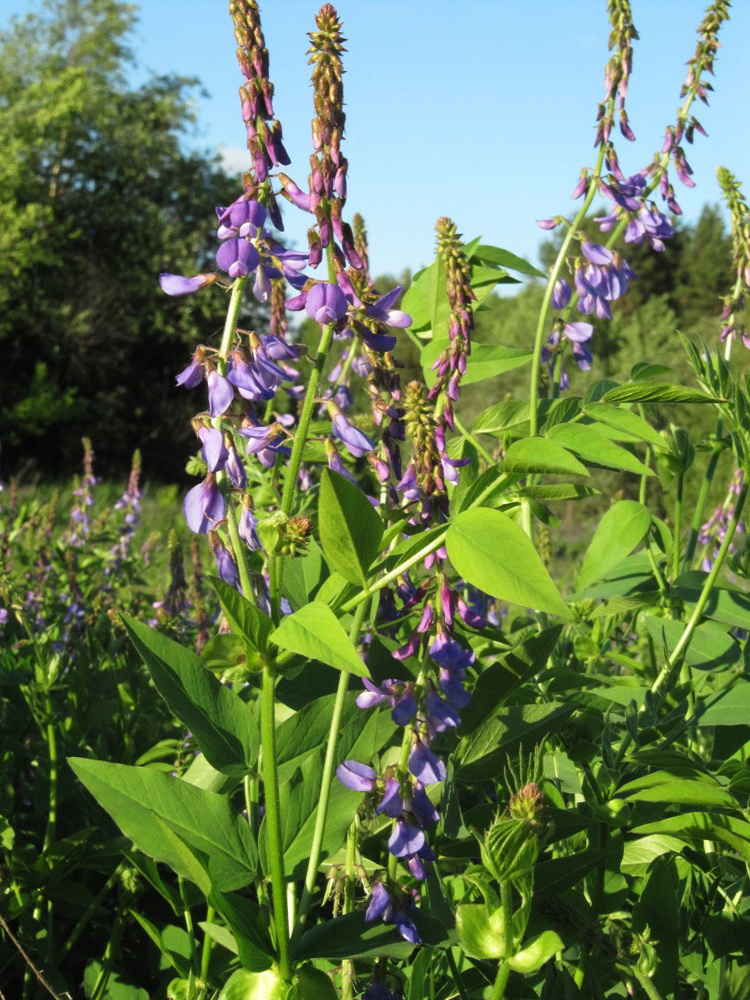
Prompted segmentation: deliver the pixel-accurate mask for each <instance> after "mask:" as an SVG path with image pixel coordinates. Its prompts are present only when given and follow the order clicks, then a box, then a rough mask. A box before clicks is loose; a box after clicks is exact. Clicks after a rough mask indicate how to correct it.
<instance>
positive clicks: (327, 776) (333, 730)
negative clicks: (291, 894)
mask: <svg viewBox="0 0 750 1000" xmlns="http://www.w3.org/2000/svg"><path fill="white" fill-rule="evenodd" d="M369 596H370V595H369V593H367V592H366V593H365V597H369ZM364 616H365V604H364V603H360V605H359V607H358V608H357V610H356V612H355V615H354V620H353V621H352V625H351V629H350V630H349V638H350V639H351V640H352V642H353V643H354V644H355V645H357V643H358V641H359V632H360V629H361V628H362V620H363V619H364ZM348 687H349V674H348V673H346V672H345V671H343V670H342V671H341V675H340V676H339V683H338V688H337V689H336V700H335V701H334V704H333V715H332V716H331V725H330V728H329V730H328V743H327V745H326V755H325V759H324V761H323V774H322V776H321V779H320V799H319V801H318V809H317V812H316V813H315V828H314V830H313V836H312V842H311V844H310V856H309V858H308V862H307V872H306V873H305V885H304V888H303V889H302V895H301V896H300V901H299V907H298V908H297V918H296V920H295V926H294V931H293V934H292V939H293V940H294V941H296V940H297V939H298V938H299V935H300V934H301V933H302V929H303V926H304V922H305V918H306V917H307V914H308V912H309V910H310V903H311V902H312V894H313V890H314V889H315V880H316V878H317V875H318V865H319V864H320V855H321V849H322V844H323V835H324V834H325V826H326V818H327V816H328V802H329V799H330V795H331V782H332V780H333V769H334V766H335V764H336V744H337V743H338V737H339V729H340V727H341V715H342V713H343V711H344V702H345V700H346V692H347V690H348Z"/></svg>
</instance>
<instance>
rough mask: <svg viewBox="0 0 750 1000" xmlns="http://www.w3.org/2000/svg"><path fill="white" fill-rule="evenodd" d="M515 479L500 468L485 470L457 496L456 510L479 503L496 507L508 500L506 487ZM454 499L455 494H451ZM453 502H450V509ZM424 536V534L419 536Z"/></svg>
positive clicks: (483, 505) (515, 478)
mask: <svg viewBox="0 0 750 1000" xmlns="http://www.w3.org/2000/svg"><path fill="white" fill-rule="evenodd" d="M516 480H517V477H516V476H507V475H506V474H505V473H504V472H503V470H502V469H498V468H492V469H485V471H484V472H483V473H482V474H481V476H479V478H478V479H475V480H474V482H473V483H472V484H471V485H470V486H469V487H468V489H467V490H466V492H465V493H464V494H463V495H462V496H459V498H458V504H457V508H458V509H457V511H453V513H458V511H462V510H467V509H468V508H469V507H473V506H474V505H475V504H477V503H480V504H481V506H482V507H496V506H498V505H499V504H501V503H504V502H506V503H507V502H508V500H509V499H510V498H509V496H508V495H507V491H508V488H509V487H510V486H512V485H513V484H514V483H515V482H516ZM453 497H454V501H455V499H456V494H455V493H454V494H453ZM452 508H453V503H451V509H452ZM420 537H424V536H420Z"/></svg>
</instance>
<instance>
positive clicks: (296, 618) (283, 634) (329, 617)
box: [271, 601, 370, 677]
mask: <svg viewBox="0 0 750 1000" xmlns="http://www.w3.org/2000/svg"><path fill="white" fill-rule="evenodd" d="M271 639H272V640H273V641H274V642H275V643H276V645H277V646H280V647H281V648H282V649H288V650H289V651H290V652H291V653H298V654H299V655H300V656H306V657H307V658H308V659H310V660H318V661H319V662H320V663H326V664H328V666H329V667H333V668H334V669H336V670H343V671H344V672H345V673H348V674H355V675H356V676H357V677H369V676H370V672H369V670H368V669H367V666H366V665H365V663H364V661H363V660H362V658H361V656H360V655H359V653H358V652H357V650H356V648H355V646H354V645H353V643H352V641H351V639H350V638H349V636H348V635H347V634H346V632H345V631H344V629H343V628H342V626H341V622H340V621H339V620H338V618H337V617H336V615H335V614H334V613H333V611H331V609H330V608H329V607H328V605H327V604H323V602H322V601H311V602H310V603H309V604H305V605H304V606H303V607H301V608H300V609H299V611H295V612H294V614H291V615H287V616H286V617H285V618H282V620H281V624H280V625H279V626H278V628H276V629H275V630H274V631H273V632H272V634H271Z"/></svg>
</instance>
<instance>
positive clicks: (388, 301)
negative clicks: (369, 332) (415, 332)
mask: <svg viewBox="0 0 750 1000" xmlns="http://www.w3.org/2000/svg"><path fill="white" fill-rule="evenodd" d="M402 291H403V289H402V287H401V285H397V286H396V287H395V288H393V289H391V291H390V292H386V294H385V295H381V297H380V298H379V299H378V300H377V301H376V302H373V304H372V305H370V306H366V307H365V312H366V313H367V315H368V316H372V317H373V319H376V320H378V322H380V323H383V324H385V326H394V327H397V328H399V329H405V328H406V327H407V326H411V316H410V315H409V314H408V313H405V312H402V311H401V310H400V309H391V306H392V305H393V303H394V302H395V301H396V299H397V298H398V297H399V295H400V294H401V292H402Z"/></svg>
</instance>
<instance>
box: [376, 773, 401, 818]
mask: <svg viewBox="0 0 750 1000" xmlns="http://www.w3.org/2000/svg"><path fill="white" fill-rule="evenodd" d="M403 810H404V805H403V802H402V801H401V785H400V784H399V782H398V781H396V779H395V778H386V779H385V793H384V795H383V798H382V799H381V801H380V805H379V806H378V807H377V808H376V810H375V813H376V815H379V814H380V813H385V814H386V816H390V817H391V819H396V818H397V817H398V816H400V815H401V813H402V812H403Z"/></svg>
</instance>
